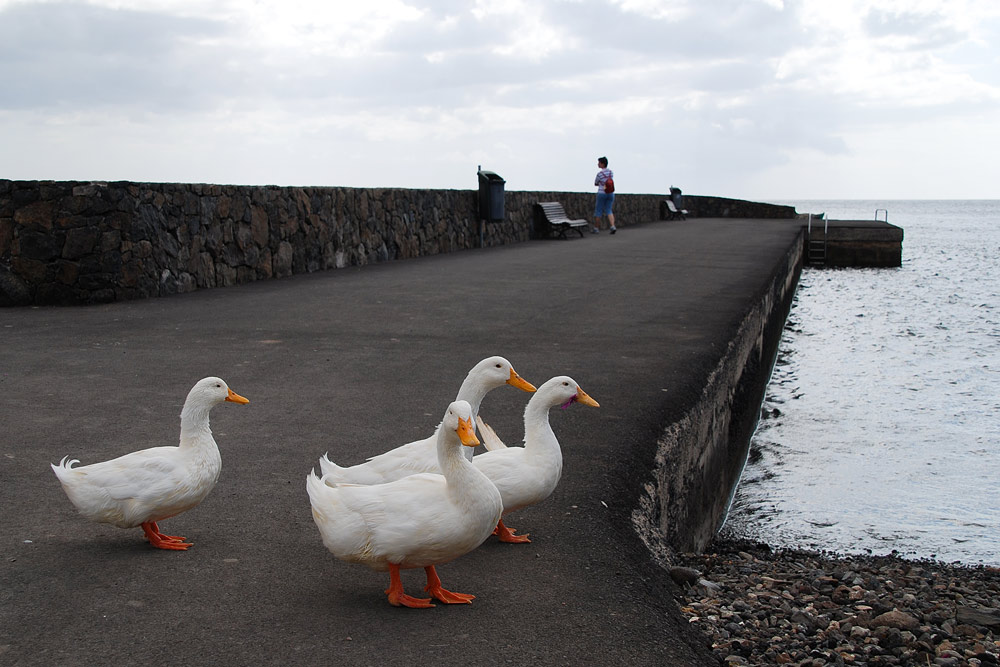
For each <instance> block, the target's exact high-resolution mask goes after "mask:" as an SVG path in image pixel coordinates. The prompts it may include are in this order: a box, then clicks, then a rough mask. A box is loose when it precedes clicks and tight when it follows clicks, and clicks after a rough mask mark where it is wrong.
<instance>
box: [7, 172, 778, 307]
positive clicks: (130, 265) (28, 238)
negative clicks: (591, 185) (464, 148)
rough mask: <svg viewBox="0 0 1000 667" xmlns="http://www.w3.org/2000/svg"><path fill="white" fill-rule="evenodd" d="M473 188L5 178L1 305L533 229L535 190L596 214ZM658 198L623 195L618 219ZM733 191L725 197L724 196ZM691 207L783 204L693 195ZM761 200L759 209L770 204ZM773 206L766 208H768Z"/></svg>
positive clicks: (242, 277) (103, 295) (574, 213)
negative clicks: (489, 209) (492, 205)
mask: <svg viewBox="0 0 1000 667" xmlns="http://www.w3.org/2000/svg"><path fill="white" fill-rule="evenodd" d="M478 196H479V193H478V191H476V190H415V189H402V188H339V187H331V188H326V187H322V188H321V187H301V188H300V187H274V186H235V185H205V184H183V183H132V182H127V181H125V182H113V183H84V182H74V181H63V182H55V181H10V180H0V306H9V305H27V304H77V303H101V302H109V301H117V300H125V299H136V298H145V297H150V296H163V295H169V294H177V293H181V292H190V291H193V290H195V289H200V288H207V287H224V286H228V285H236V284H242V283H247V282H252V281H255V280H266V279H270V278H281V277H285V276H290V275H293V274H298V273H308V272H313V271H322V270H327V269H335V268H342V267H346V266H360V265H364V264H371V263H374V262H384V261H388V260H394V259H406V258H411V257H420V256H425V255H434V254H438V253H443V252H453V251H456V250H464V249H468V248H478V247H492V246H499V245H506V244H511V243H520V242H523V241H527V240H528V239H530V238H532V235H533V218H532V215H533V212H532V208H533V205H534V203H535V202H537V201H548V200H555V201H560V202H562V203H563V205H564V207H565V208H566V211H567V213H568V214H569V215H570V216H571V217H574V218H588V219H589V218H590V216H591V215H592V211H593V197H594V195H593V193H590V192H586V193H583V192H528V191H512V192H506V193H505V197H504V205H505V216H504V220H503V221H499V222H486V223H482V222H481V221H480V220H479V215H478ZM663 197H664V196H663V195H652V194H623V193H619V194H617V196H616V197H615V215H616V219H617V222H618V224H619V225H623V226H627V225H629V224H634V223H636V222H649V221H653V220H657V219H660V217H661V210H660V209H661V203H662V200H663ZM723 201H724V202H730V204H727V205H726V206H721V205H719V204H718V203H717V202H723ZM685 205H686V206H687V207H688V208H689V210H691V211H692V214H693V215H705V214H706V213H709V214H712V215H744V214H747V212H749V211H756V212H757V213H760V214H761V215H760V216H759V217H784V215H783V211H781V210H779V209H782V208H787V207H774V206H769V205H766V204H755V203H753V202H739V200H722V199H719V198H713V197H709V198H702V197H691V196H688V197H686V198H685ZM761 207H763V208H761ZM765 213H770V215H767V216H765V215H763V214H765Z"/></svg>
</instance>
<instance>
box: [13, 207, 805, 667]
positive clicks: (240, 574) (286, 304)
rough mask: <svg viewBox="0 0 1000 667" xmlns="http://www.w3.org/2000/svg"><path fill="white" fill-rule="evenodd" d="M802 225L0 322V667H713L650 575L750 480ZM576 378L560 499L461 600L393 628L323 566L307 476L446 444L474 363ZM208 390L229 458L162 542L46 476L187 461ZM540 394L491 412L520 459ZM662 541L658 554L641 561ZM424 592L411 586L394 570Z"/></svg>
mask: <svg viewBox="0 0 1000 667" xmlns="http://www.w3.org/2000/svg"><path fill="white" fill-rule="evenodd" d="M802 239H803V231H802V224H801V221H798V220H748V219H692V220H688V221H686V222H670V223H662V222H649V223H644V224H635V225H629V226H625V227H622V228H621V229H620V231H619V232H618V234H616V235H614V236H611V235H608V234H607V233H606V232H605V233H603V234H601V235H599V236H591V235H588V236H587V237H586V238H583V239H579V238H577V239H571V240H569V241H532V242H527V243H522V244H518V245H514V246H508V247H502V248H494V249H486V250H468V251H464V252H460V253H453V254H448V255H439V256H435V257H428V258H420V259H411V260H404V261H396V262H390V263H384V264H376V265H372V266H366V267H362V268H345V269H342V270H338V271H331V272H321V273H315V274H310V275H302V276H293V277H290V278H287V279H283V280H275V281H262V282H255V283H251V284H247V285H242V286H235V287H230V288H227V289H216V290H202V291H198V292H194V293H192V294H185V295H177V296H168V297H163V298H158V299H147V300H140V301H128V302H119V303H111V304H103V305H93V306H78V307H70V308H65V307H26V308H13V309H4V310H3V311H0V313H2V315H0V316H2V320H0V387H2V395H3V399H2V404H0V405H2V407H0V420H2V428H0V432H2V433H3V436H2V438H0V478H2V480H3V483H2V484H0V503H2V507H3V508H4V511H3V512H2V513H0V535H2V536H3V540H2V542H0V545H2V546H0V662H2V663H3V664H16V665H36V664H37V665H42V664H62V665H84V664H87V665H92V664H95V663H100V664H138V663H150V662H160V663H168V664H171V663H176V662H181V661H183V662H186V663H195V664H204V663H210V662H211V663H214V664H219V665H278V664H281V665H286V664H298V665H313V664H316V665H318V664H324V665H326V664H344V665H348V664H349V665H383V666H384V665H404V664H405V665H411V664H413V663H414V662H430V661H433V662H436V663H439V664H466V665H487V664H488V665H493V664H497V663H501V664H527V663H536V664H544V665H570V664H574V665H575V664H584V663H585V664H601V665H620V664H629V665H657V666H662V665H708V664H714V658H713V656H712V654H711V652H710V651H709V650H708V649H707V648H706V646H705V638H704V637H702V636H701V635H699V634H698V633H697V632H696V631H695V630H693V629H692V627H691V626H690V625H689V624H688V623H686V622H685V621H684V619H683V618H682V617H681V615H680V614H679V613H678V611H677V608H676V606H675V603H674V601H673V592H674V590H675V589H674V587H673V584H672V582H671V581H670V579H669V577H668V576H667V574H666V572H665V571H664V570H663V569H662V567H660V565H659V564H658V559H664V558H669V554H670V551H671V549H674V548H693V547H696V546H698V545H699V544H702V543H703V542H704V540H705V539H706V537H707V536H709V535H710V534H711V530H712V529H713V527H714V525H715V524H716V523H717V521H718V512H719V510H720V507H724V504H725V500H726V497H727V496H728V492H729V488H728V487H729V485H731V482H732V481H733V475H734V474H737V475H738V469H739V467H741V466H742V456H743V455H744V454H745V447H746V442H747V438H748V437H749V430H750V429H752V427H753V423H754V421H755V419H756V413H757V410H758V409H759V396H760V393H761V392H762V391H763V387H764V383H765V382H766V380H767V375H768V371H769V369H770V363H771V358H772V357H773V349H774V346H775V345H776V343H777V336H778V335H779V333H780V329H781V324H782V322H783V321H784V316H785V313H786V310H787V307H788V303H789V301H790V299H791V296H792V292H793V291H794V287H795V284H796V280H797V276H798V271H799V269H800V268H801V265H802V253H803V241H802ZM493 354H500V355H503V356H506V357H507V358H508V359H510V360H511V362H513V364H514V367H515V368H516V369H517V370H518V372H520V373H521V374H522V375H523V376H524V377H526V378H527V379H528V380H530V381H532V382H534V383H536V384H540V383H542V382H544V381H545V380H546V379H548V378H550V377H552V376H554V375H559V374H568V375H570V376H572V377H574V378H575V379H576V380H577V381H578V382H579V383H580V385H581V386H582V387H583V388H584V389H585V390H586V391H587V392H588V393H589V394H590V395H591V396H593V397H594V398H595V399H596V400H598V401H599V402H600V403H601V407H600V408H599V409H594V408H588V407H584V406H580V405H573V406H571V407H570V408H569V409H567V410H558V409H557V410H553V411H552V414H551V421H552V425H553V428H554V430H555V432H556V434H557V436H558V437H559V439H560V442H561V444H562V447H563V458H564V467H563V478H562V480H561V482H560V485H559V487H558V488H557V489H556V491H555V493H554V494H553V496H552V497H550V498H549V499H548V500H546V501H545V502H544V503H542V504H540V505H537V506H535V507H533V508H530V509H526V510H523V511H521V512H518V513H516V514H514V515H512V516H511V517H510V519H509V521H508V523H509V524H510V525H512V526H514V527H516V528H517V529H518V530H519V532H525V533H530V534H531V539H532V542H531V543H530V544H523V545H510V544H500V543H498V542H496V541H495V539H494V538H490V540H488V541H487V542H486V543H485V544H484V545H483V546H481V547H480V548H479V549H477V550H476V551H474V552H472V553H471V554H469V555H467V556H465V557H462V558H460V559H458V560H456V561H454V562H452V563H449V564H446V565H443V566H441V567H439V568H438V571H439V574H440V575H441V577H442V580H443V581H444V583H445V586H446V587H448V588H450V589H453V590H456V591H461V592H465V593H472V594H474V595H476V596H477V598H476V600H475V602H474V604H472V605H471V606H466V605H453V606H445V605H439V606H438V607H437V608H435V609H430V610H411V609H397V608H393V607H391V606H389V605H388V603H387V602H386V600H385V596H384V594H383V593H382V591H383V589H384V588H385V587H386V585H387V577H385V576H383V575H382V574H378V573H373V572H370V571H368V570H367V569H365V568H362V567H360V566H354V565H348V564H345V563H342V562H340V561H337V560H335V559H334V558H333V557H332V556H331V555H330V554H329V553H328V552H327V551H326V550H325V548H324V547H323V545H322V543H321V541H320V538H319V534H318V532H317V530H316V528H315V526H314V525H313V521H312V518H311V516H310V510H309V503H308V499H307V497H306V494H305V489H304V483H305V476H306V474H307V473H308V472H309V470H310V468H311V467H312V466H314V465H315V464H316V461H317V459H318V457H319V456H320V455H322V454H323V453H324V452H329V453H330V456H331V458H333V459H334V460H336V461H338V462H340V463H343V464H353V463H359V462H361V461H363V460H364V459H365V458H366V457H368V456H371V455H373V454H377V453H380V452H382V451H384V450H386V449H388V448H390V447H393V446H395V445H398V444H401V443H403V442H407V441H410V440H412V439H415V438H418V437H423V436H425V435H427V434H429V433H430V432H432V431H433V429H434V427H435V425H436V424H437V422H438V420H439V419H440V415H441V413H442V412H443V409H444V407H445V406H446V405H447V404H448V402H449V401H451V400H452V399H453V398H454V395H455V392H456V391H457V390H458V387H459V385H460V383H461V381H462V380H463V379H464V377H465V375H466V373H467V372H468V370H469V368H470V367H471V366H472V365H473V364H475V363H476V362H477V361H479V360H480V359H482V358H484V357H486V356H489V355H493ZM208 375H218V376H220V377H222V378H224V379H225V380H226V381H227V382H228V383H229V384H230V385H231V386H232V388H233V389H234V390H235V391H237V392H239V393H241V394H243V395H244V396H246V397H247V398H249V399H250V404H249V405H246V406H233V405H224V406H220V407H218V408H216V409H215V410H214V411H213V413H212V426H213V431H214V434H215V437H216V440H217V441H218V443H219V446H220V450H221V452H222V458H223V470H222V475H221V478H220V480H219V483H218V485H217V487H216V488H215V490H214V491H213V492H212V494H211V495H210V496H209V497H208V499H207V500H206V501H205V502H204V503H203V504H202V505H201V506H199V507H197V508H195V509H193V510H191V511H189V512H187V513H185V514H182V515H180V516H177V517H175V518H172V519H169V520H167V521H165V522H164V523H163V525H162V528H163V529H164V530H165V531H167V532H169V533H171V534H177V535H184V536H186V537H188V538H190V540H191V541H193V542H194V544H195V546H194V547H192V548H191V549H190V550H189V551H186V552H176V553H174V552H166V551H159V550H155V549H153V548H151V547H150V546H149V545H148V543H146V542H145V541H144V539H143V538H142V534H141V531H140V530H139V529H134V530H120V529H117V528H113V527H109V526H103V525H95V524H91V523H88V522H87V521H85V520H84V519H82V518H81V517H80V516H79V515H77V513H76V511H75V510H74V509H73V508H72V506H71V505H70V503H69V501H68V500H67V499H66V497H65V496H64V494H63V491H62V489H61V488H60V486H59V484H58V482H57V480H56V478H55V476H54V475H53V474H52V471H51V470H50V468H49V463H52V462H58V461H59V459H61V458H62V457H63V456H65V455H71V456H72V457H73V458H78V459H80V460H81V461H82V462H83V463H85V464H86V463H91V462H95V461H100V460H106V459H108V458H112V457H114V456H118V455H121V454H124V453H126V452H128V451H132V450H134V449H139V448H143V447H148V446H153V445H170V444H175V443H176V442H177V435H178V429H179V419H178V415H179V412H180V407H181V403H182V402H183V399H184V396H185V395H186V393H187V391H188V390H189V389H190V387H191V385H192V384H194V382H195V381H197V380H198V379H200V378H201V377H204V376H208ZM527 398H528V396H527V395H526V394H523V393H521V392H518V391H517V390H514V389H511V388H504V389H499V390H496V391H495V392H493V393H491V394H490V395H489V396H487V398H486V400H485V401H484V402H483V406H482V412H481V414H482V416H483V417H484V418H485V419H486V421H488V422H489V423H490V424H491V425H492V426H494V427H495V429H496V430H497V432H498V433H499V434H500V436H501V437H502V438H504V439H505V440H506V441H507V442H508V443H510V444H513V443H518V442H519V441H520V439H521V437H522V435H523V426H522V422H521V415H522V412H523V409H524V405H525V402H526V401H527ZM651 548H652V551H651ZM404 584H405V585H406V587H407V589H408V591H409V592H411V593H419V592H420V590H421V588H422V587H423V576H422V573H421V572H412V571H411V572H405V573H404Z"/></svg>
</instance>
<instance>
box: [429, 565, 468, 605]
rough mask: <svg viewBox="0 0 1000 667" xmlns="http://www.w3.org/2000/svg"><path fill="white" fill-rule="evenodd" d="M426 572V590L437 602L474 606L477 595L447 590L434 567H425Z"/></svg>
mask: <svg viewBox="0 0 1000 667" xmlns="http://www.w3.org/2000/svg"><path fill="white" fill-rule="evenodd" d="M424 572H426V573H427V585H426V586H425V587H424V590H425V591H427V592H428V593H430V594H431V597H433V598H434V599H435V600H438V601H440V602H444V603H445V604H472V601H473V600H475V599H476V596H475V595H468V594H467V593H455V592H452V591H447V590H445V589H444V588H443V587H442V586H441V579H440V577H438V574H437V570H435V569H434V566H433V565H431V566H428V567H425V568H424Z"/></svg>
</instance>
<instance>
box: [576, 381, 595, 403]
mask: <svg viewBox="0 0 1000 667" xmlns="http://www.w3.org/2000/svg"><path fill="white" fill-rule="evenodd" d="M576 402H577V403H583V404H584V405H589V406H590V407H592V408H599V407H601V404H600V403H598V402H597V401H595V400H594V399H592V398H591V397H590V396H588V395H587V392H585V391H584V390H583V389H580V386H579V385H577V387H576Z"/></svg>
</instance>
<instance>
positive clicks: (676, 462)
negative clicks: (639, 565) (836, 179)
mask: <svg viewBox="0 0 1000 667" xmlns="http://www.w3.org/2000/svg"><path fill="white" fill-rule="evenodd" d="M804 236H805V231H803V237H804ZM803 255H804V244H803V243H795V244H792V247H791V248H790V249H789V251H788V253H787V255H786V256H785V259H784V261H782V262H781V263H780V264H779V265H778V266H777V267H775V271H774V273H773V274H772V276H771V279H770V281H769V283H768V286H767V289H765V290H764V291H763V292H762V293H761V296H760V299H759V301H758V302H757V303H755V304H752V306H751V308H750V310H749V312H748V313H747V316H746V317H745V318H744V320H743V322H742V324H741V325H740V328H739V330H738V332H737V334H736V336H735V337H734V338H733V340H731V341H730V342H729V345H728V347H727V349H726V351H725V354H724V355H723V357H722V359H721V360H720V362H719V365H718V366H717V367H716V368H715V369H714V371H713V372H712V373H711V375H710V376H709V381H708V383H707V384H706V386H705V388H704V389H703V390H702V394H701V396H700V398H699V400H698V402H697V403H696V404H695V405H694V406H693V407H692V409H691V410H690V411H689V412H688V413H686V414H685V415H684V416H683V417H682V418H681V419H680V420H678V421H676V422H674V423H673V424H671V425H670V426H669V427H668V428H667V430H666V432H665V433H664V434H663V436H662V437H661V438H660V441H659V443H658V445H657V455H656V470H654V471H653V478H654V481H653V482H652V483H649V484H647V485H646V489H645V490H646V493H645V495H644V496H643V497H642V498H641V499H640V503H639V508H638V509H637V510H636V511H635V512H634V513H633V521H634V523H635V526H636V529H637V530H638V532H639V534H640V536H641V537H642V538H643V540H644V541H645V543H646V545H647V546H648V547H649V548H650V550H651V552H652V553H653V554H654V556H656V557H657V558H658V560H660V561H661V562H664V563H669V562H670V560H671V555H672V553H675V552H694V551H701V550H702V549H704V547H705V546H706V545H707V544H708V542H709V541H710V540H711V539H712V537H713V536H714V535H715V534H716V532H717V531H718V529H719V528H720V527H721V524H722V521H723V520H724V519H725V516H726V512H727V511H728V508H729V504H730V501H731V499H732V495H731V494H732V493H733V492H734V491H735V489H736V485H737V483H738V481H739V478H740V475H741V474H742V472H743V467H744V465H745V463H746V460H747V454H748V452H749V447H750V439H751V436H752V435H753V432H754V429H755V428H756V425H757V422H758V419H759V417H760V406H761V403H762V401H763V398H764V392H765V390H766V388H767V383H768V380H769V379H770V374H771V369H772V368H773V366H774V359H775V356H776V355H777V350H778V343H779V341H780V339H781V333H782V329H783V327H784V323H785V319H786V318H787V315H788V311H789V309H790V308H791V304H792V297H793V296H794V295H795V288H796V286H797V285H798V280H799V276H800V274H801V272H802V263H803Z"/></svg>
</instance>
